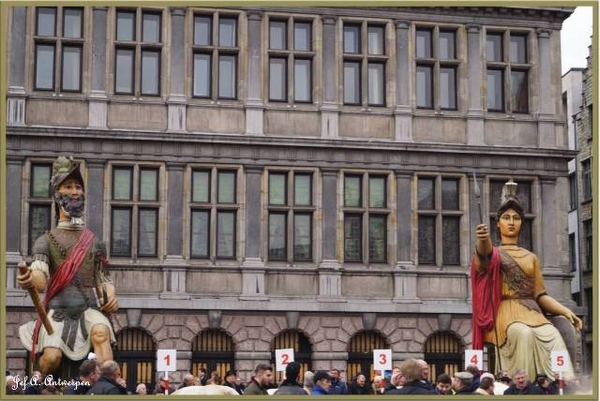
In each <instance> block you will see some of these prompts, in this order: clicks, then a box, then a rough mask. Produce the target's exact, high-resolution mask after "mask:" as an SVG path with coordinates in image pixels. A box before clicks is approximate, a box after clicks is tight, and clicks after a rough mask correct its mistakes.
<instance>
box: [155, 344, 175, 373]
mask: <svg viewBox="0 0 600 401" xmlns="http://www.w3.org/2000/svg"><path fill="white" fill-rule="evenodd" d="M156 370H157V371H158V372H175V371H176V370H177V350H176V349H157V350H156Z"/></svg>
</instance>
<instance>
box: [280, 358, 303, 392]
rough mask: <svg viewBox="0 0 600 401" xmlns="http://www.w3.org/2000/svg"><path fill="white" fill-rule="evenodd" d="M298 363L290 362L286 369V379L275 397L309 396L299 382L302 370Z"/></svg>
mask: <svg viewBox="0 0 600 401" xmlns="http://www.w3.org/2000/svg"><path fill="white" fill-rule="evenodd" d="M301 367H302V365H300V363H298V362H290V363H288V364H287V366H286V367H285V379H284V380H283V382H281V384H280V385H279V388H278V389H277V391H275V395H308V393H307V392H306V390H304V389H303V388H302V386H301V385H300V383H298V380H299V379H300V368H301Z"/></svg>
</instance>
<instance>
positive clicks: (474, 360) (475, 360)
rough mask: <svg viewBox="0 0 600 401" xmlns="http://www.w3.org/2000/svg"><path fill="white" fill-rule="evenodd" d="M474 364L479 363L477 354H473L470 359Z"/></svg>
mask: <svg viewBox="0 0 600 401" xmlns="http://www.w3.org/2000/svg"><path fill="white" fill-rule="evenodd" d="M469 362H471V363H472V364H473V365H477V354H473V356H472V357H471V359H470V361H469Z"/></svg>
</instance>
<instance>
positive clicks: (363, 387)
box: [348, 372, 373, 395]
mask: <svg viewBox="0 0 600 401" xmlns="http://www.w3.org/2000/svg"><path fill="white" fill-rule="evenodd" d="M348 394H361V395H362V394H373V390H372V389H371V386H370V385H369V383H367V377H366V376H365V375H363V374H362V373H361V372H358V373H357V374H356V376H355V378H354V380H352V382H351V383H350V386H348Z"/></svg>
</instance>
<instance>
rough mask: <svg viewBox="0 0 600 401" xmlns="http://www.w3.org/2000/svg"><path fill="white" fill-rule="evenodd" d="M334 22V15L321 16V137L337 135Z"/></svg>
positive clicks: (337, 113)
mask: <svg viewBox="0 0 600 401" xmlns="http://www.w3.org/2000/svg"><path fill="white" fill-rule="evenodd" d="M335 23H336V19H335V18H334V17H329V16H326V17H323V104H322V105H321V137H323V138H337V137H338V135H339V134H338V131H339V107H338V99H337V95H338V85H337V80H336V75H337V74H336V73H335V72H336V71H337V70H338V68H337V62H336V58H335V53H336V52H335V38H336V30H335Z"/></svg>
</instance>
